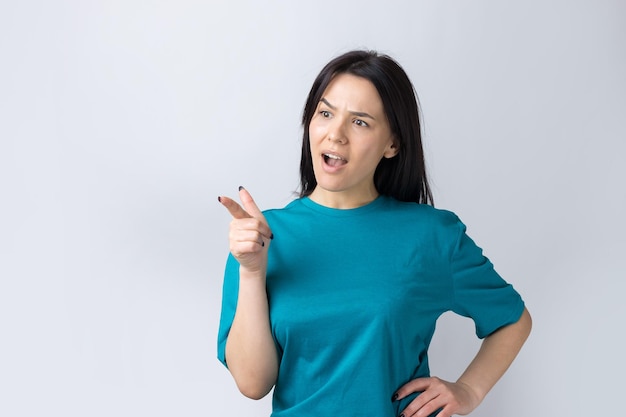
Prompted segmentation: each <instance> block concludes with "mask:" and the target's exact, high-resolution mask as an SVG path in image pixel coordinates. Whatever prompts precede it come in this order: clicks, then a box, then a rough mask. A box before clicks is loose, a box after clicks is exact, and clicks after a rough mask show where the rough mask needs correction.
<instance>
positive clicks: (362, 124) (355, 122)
mask: <svg viewBox="0 0 626 417" xmlns="http://www.w3.org/2000/svg"><path fill="white" fill-rule="evenodd" d="M354 124H355V125H357V126H361V127H369V125H368V124H367V122H366V121H364V120H361V119H356V120H355V121H354Z"/></svg>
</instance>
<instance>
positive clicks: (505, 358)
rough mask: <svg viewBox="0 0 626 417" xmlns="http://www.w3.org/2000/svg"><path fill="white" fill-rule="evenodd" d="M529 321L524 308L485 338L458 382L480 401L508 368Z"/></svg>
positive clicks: (519, 345) (526, 332)
mask: <svg viewBox="0 0 626 417" xmlns="http://www.w3.org/2000/svg"><path fill="white" fill-rule="evenodd" d="M531 327H532V320H531V317H530V314H529V313H528V310H526V309H524V312H523V313H522V316H521V317H520V319H519V320H518V321H517V322H516V323H513V324H510V325H508V326H506V327H503V328H501V329H499V330H498V331H496V332H495V333H493V334H492V335H490V336H488V337H486V338H485V340H484V341H483V343H482V345H481V347H480V350H479V351H478V353H477V354H476V357H475V358H474V360H472V362H471V363H470V365H469V366H468V367H467V369H466V370H465V372H464V373H463V375H461V377H460V378H459V379H458V381H457V382H458V383H461V384H465V385H466V386H468V387H469V388H470V389H471V391H472V392H473V393H474V395H475V396H476V399H477V400H478V403H480V402H481V401H482V400H483V399H484V398H485V396H486V395H487V393H488V392H489V391H490V390H491V388H493V386H494V385H495V384H496V382H498V380H499V379H500V378H501V377H502V375H504V373H505V372H506V370H507V369H508V368H509V366H510V365H511V363H512V362H513V360H514V359H515V357H516V356H517V354H518V353H519V351H520V349H521V348H522V345H523V344H524V342H525V341H526V339H527V338H528V335H529V334H530V329H531Z"/></svg>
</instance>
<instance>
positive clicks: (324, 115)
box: [320, 110, 330, 119]
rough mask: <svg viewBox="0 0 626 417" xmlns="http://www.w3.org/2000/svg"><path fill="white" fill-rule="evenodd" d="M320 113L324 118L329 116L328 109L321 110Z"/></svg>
mask: <svg viewBox="0 0 626 417" xmlns="http://www.w3.org/2000/svg"><path fill="white" fill-rule="evenodd" d="M320 114H321V115H322V117H324V118H325V119H328V118H329V117H330V112H329V111H328V110H321V111H320Z"/></svg>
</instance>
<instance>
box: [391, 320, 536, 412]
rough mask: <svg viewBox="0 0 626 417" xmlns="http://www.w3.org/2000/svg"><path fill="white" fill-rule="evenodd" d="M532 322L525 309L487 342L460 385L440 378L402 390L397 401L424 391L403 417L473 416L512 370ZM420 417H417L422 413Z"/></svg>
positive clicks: (397, 395) (414, 383)
mask: <svg viewBox="0 0 626 417" xmlns="http://www.w3.org/2000/svg"><path fill="white" fill-rule="evenodd" d="M531 327H532V320H531V318H530V314H529V313H528V310H526V309H524V312H523V313H522V316H521V317H520V319H519V320H518V321H517V322H516V323H513V324H510V325H508V326H505V327H503V328H501V329H499V330H497V331H496V332H494V333H493V334H491V335H489V336H488V337H486V338H485V340H484V341H483V343H482V345H481V347H480V350H479V351H478V353H477V354H476V356H475V357H474V359H473V360H472V362H471V363H470V364H469V366H468V367H467V369H466V370H465V372H463V375H461V377H460V378H459V379H458V380H457V382H454V383H453V382H447V381H443V380H441V379H439V378H436V377H432V378H418V379H415V380H413V381H410V382H409V383H407V384H405V385H404V386H402V387H401V388H400V389H399V390H398V391H397V393H396V394H395V395H394V398H393V399H394V400H396V399H402V398H404V397H406V396H407V395H409V394H411V393H414V392H419V391H423V392H422V394H420V395H419V396H418V397H417V398H416V399H415V400H413V401H412V402H411V403H410V404H409V405H408V406H407V408H406V409H405V410H404V411H403V412H402V414H401V417H403V416H404V417H409V416H413V415H419V416H427V415H430V414H431V413H433V412H435V411H436V410H438V409H440V408H442V409H443V410H442V411H441V412H440V413H439V414H438V417H449V416H452V415H453V414H461V415H465V414H469V413H470V412H472V411H473V410H474V409H475V408H476V407H478V405H479V404H480V403H481V402H482V401H483V399H484V398H485V396H486V395H487V393H488V392H489V391H490V390H491V388H493V386H494V385H495V384H496V382H498V380H499V379H500V378H501V377H502V375H504V373H505V372H506V370H507V369H508V368H509V366H510V365H511V363H512V362H513V360H514V359H515V357H516V356H517V354H518V353H519V351H520V349H521V348H522V345H523V344H524V342H525V341H526V339H527V338H528V335H529V334H530V329H531ZM418 411H419V414H415V413H418Z"/></svg>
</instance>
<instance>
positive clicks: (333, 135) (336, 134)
mask: <svg viewBox="0 0 626 417" xmlns="http://www.w3.org/2000/svg"><path fill="white" fill-rule="evenodd" d="M347 139H348V138H347V137H346V132H345V131H344V126H343V123H342V122H341V120H336V121H335V122H334V123H331V125H330V126H329V128H328V140H329V141H331V142H337V143H340V144H344V143H346V141H347Z"/></svg>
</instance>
